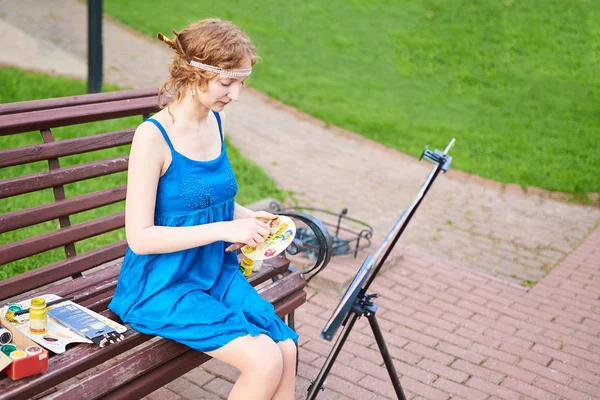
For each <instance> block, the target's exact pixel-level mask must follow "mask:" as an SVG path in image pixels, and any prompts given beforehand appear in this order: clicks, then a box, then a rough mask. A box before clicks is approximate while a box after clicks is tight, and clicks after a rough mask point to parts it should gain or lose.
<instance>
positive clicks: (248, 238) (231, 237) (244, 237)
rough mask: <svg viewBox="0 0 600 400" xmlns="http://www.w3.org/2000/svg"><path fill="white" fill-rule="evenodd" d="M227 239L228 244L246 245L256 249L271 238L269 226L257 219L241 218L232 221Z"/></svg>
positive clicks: (228, 228) (229, 224)
mask: <svg viewBox="0 0 600 400" xmlns="http://www.w3.org/2000/svg"><path fill="white" fill-rule="evenodd" d="M227 231H228V232H227V233H226V237H227V240H226V241H228V242H233V243H244V244H246V245H248V246H250V247H256V246H257V245H258V244H259V243H262V242H264V241H265V239H266V238H267V236H269V233H270V229H269V226H268V225H267V224H266V223H265V222H263V221H261V220H260V219H257V218H239V219H236V220H233V221H230V222H229V223H228V226H227Z"/></svg>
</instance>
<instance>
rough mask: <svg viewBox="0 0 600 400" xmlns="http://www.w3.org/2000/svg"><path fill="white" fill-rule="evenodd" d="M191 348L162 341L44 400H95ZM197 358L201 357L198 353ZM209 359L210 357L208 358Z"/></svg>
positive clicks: (169, 341) (170, 341) (173, 342)
mask: <svg viewBox="0 0 600 400" xmlns="http://www.w3.org/2000/svg"><path fill="white" fill-rule="evenodd" d="M188 350H189V348H188V347H187V346H185V345H183V344H180V343H177V342H175V341H172V340H159V341H156V342H154V343H152V344H151V345H149V346H147V347H145V348H143V349H142V350H140V351H138V352H136V353H135V357H131V358H127V359H125V360H121V361H119V362H116V363H114V364H112V365H110V366H108V367H106V368H105V369H103V370H102V371H100V372H98V373H96V374H94V375H91V376H88V377H86V378H84V379H82V380H80V381H79V382H77V385H72V386H69V387H67V388H65V389H63V390H59V391H57V392H55V393H52V394H51V395H49V396H46V397H44V400H53V399H61V400H71V399H72V400H81V399H86V400H94V399H97V398H99V397H101V396H102V395H104V394H107V393H110V392H111V391H113V390H114V388H115V386H116V387H119V386H123V385H125V384H126V383H128V382H130V381H132V380H134V379H135V378H137V377H138V376H139V375H140V374H144V373H147V372H149V371H151V370H153V369H154V368H157V367H159V366H160V365H162V364H164V363H166V362H168V361H171V360H172V359H173V358H176V357H177V356H179V355H181V354H183V353H185V352H187V351H188ZM196 354H197V355H198V356H200V354H201V353H198V352H196ZM207 357H208V356H207Z"/></svg>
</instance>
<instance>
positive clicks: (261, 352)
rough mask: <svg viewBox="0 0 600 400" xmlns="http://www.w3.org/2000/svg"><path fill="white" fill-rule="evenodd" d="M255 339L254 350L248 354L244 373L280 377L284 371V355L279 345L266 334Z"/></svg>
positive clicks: (263, 376) (264, 376)
mask: <svg viewBox="0 0 600 400" xmlns="http://www.w3.org/2000/svg"><path fill="white" fill-rule="evenodd" d="M255 339H256V340H254V341H253V342H254V343H253V346H252V350H251V351H250V352H249V354H248V355H247V357H248V360H247V362H246V363H245V364H246V366H247V368H244V369H243V370H242V373H247V374H251V375H260V376H261V377H262V378H275V379H278V378H279V377H281V375H282V373H283V355H282V352H281V350H280V348H279V346H277V344H276V343H275V342H273V340H272V339H271V338H269V337H267V336H265V335H260V336H258V337H257V338H255ZM259 378H260V377H259Z"/></svg>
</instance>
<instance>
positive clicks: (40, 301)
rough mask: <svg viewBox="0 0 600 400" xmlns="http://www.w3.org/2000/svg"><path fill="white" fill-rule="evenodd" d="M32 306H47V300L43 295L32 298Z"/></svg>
mask: <svg viewBox="0 0 600 400" xmlns="http://www.w3.org/2000/svg"><path fill="white" fill-rule="evenodd" d="M31 307H46V300H45V299H44V298H42V297H36V298H34V299H31Z"/></svg>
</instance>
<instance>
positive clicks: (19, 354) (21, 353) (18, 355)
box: [10, 350, 27, 360]
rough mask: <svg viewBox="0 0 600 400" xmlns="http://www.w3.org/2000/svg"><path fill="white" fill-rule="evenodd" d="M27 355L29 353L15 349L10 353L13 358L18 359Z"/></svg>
mask: <svg viewBox="0 0 600 400" xmlns="http://www.w3.org/2000/svg"><path fill="white" fill-rule="evenodd" d="M25 357H27V353H25V352H24V351H23V350H15V351H13V352H12V353H10V358H12V359H13V360H18V359H19V358H25Z"/></svg>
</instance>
